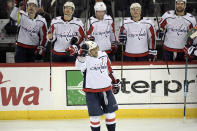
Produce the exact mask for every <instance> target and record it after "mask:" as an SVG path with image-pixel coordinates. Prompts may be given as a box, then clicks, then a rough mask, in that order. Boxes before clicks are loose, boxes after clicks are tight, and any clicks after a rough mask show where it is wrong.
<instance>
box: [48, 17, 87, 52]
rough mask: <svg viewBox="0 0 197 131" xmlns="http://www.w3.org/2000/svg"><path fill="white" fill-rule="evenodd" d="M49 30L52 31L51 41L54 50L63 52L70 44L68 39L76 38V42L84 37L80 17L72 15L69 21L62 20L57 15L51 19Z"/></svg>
mask: <svg viewBox="0 0 197 131" xmlns="http://www.w3.org/2000/svg"><path fill="white" fill-rule="evenodd" d="M50 31H52V33H53V40H52V41H53V42H55V44H54V51H55V52H65V49H67V48H68V47H69V46H70V40H71V39H72V38H73V37H77V38H78V44H80V43H81V42H82V41H83V39H84V31H83V23H82V21H81V20H80V19H78V18H75V17H73V18H72V19H71V20H70V21H64V18H63V17H61V16H59V17H56V18H54V19H53V20H52V22H51V27H50Z"/></svg>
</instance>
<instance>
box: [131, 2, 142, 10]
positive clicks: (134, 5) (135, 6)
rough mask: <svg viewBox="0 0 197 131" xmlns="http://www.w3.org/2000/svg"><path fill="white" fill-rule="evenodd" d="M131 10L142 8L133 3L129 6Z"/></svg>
mask: <svg viewBox="0 0 197 131" xmlns="http://www.w3.org/2000/svg"><path fill="white" fill-rule="evenodd" d="M133 8H140V9H141V8H142V6H141V5H140V4H139V3H133V4H131V6H130V9H133Z"/></svg>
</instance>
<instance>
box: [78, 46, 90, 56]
mask: <svg viewBox="0 0 197 131" xmlns="http://www.w3.org/2000/svg"><path fill="white" fill-rule="evenodd" d="M87 53H88V46H87V45H86V44H83V45H82V46H81V48H80V50H79V51H78V55H79V56H82V57H85V56H86V54H87Z"/></svg>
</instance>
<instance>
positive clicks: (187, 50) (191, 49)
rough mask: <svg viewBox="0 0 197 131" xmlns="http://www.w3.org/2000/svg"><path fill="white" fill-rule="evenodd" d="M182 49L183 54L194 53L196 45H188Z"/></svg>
mask: <svg viewBox="0 0 197 131" xmlns="http://www.w3.org/2000/svg"><path fill="white" fill-rule="evenodd" d="M183 50H184V53H185V55H189V56H191V55H194V52H195V51H196V47H194V46H190V47H187V46H185V47H184V49H183Z"/></svg>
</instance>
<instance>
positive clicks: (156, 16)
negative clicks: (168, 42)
mask: <svg viewBox="0 0 197 131" xmlns="http://www.w3.org/2000/svg"><path fill="white" fill-rule="evenodd" d="M153 2H154V9H155V18H156V21H157V26H158V30H160V26H159V19H158V15H157V12H158V11H157V8H156V2H155V0H153ZM164 36H165V34H164ZM159 39H160V41H161V44H162V50H163V44H164V43H163V39H162V37H161V38H159ZM163 56H164V59H165V62H166V66H167V70H168V75H170V69H169V66H168V60H167V58H166V55H165V54H164V52H163Z"/></svg>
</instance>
